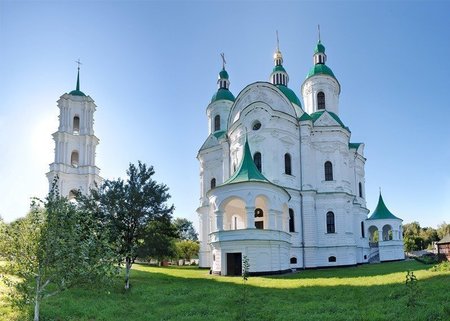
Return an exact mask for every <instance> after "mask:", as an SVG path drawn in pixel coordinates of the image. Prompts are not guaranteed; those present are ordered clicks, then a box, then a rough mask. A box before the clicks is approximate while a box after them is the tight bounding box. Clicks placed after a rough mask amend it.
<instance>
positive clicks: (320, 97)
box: [317, 91, 326, 110]
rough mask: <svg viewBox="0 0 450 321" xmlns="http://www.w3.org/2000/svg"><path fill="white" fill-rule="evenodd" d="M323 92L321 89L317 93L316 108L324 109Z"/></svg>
mask: <svg viewBox="0 0 450 321" xmlns="http://www.w3.org/2000/svg"><path fill="white" fill-rule="evenodd" d="M325 107H326V103H325V93H324V92H323V91H319V92H318V93H317V110H325V109H326V108H325Z"/></svg>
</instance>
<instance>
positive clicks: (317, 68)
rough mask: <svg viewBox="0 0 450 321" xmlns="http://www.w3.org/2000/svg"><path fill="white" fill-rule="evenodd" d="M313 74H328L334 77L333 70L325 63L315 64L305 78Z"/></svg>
mask: <svg viewBox="0 0 450 321" xmlns="http://www.w3.org/2000/svg"><path fill="white" fill-rule="evenodd" d="M315 75H328V76H331V77H333V78H335V79H336V76H335V75H334V73H333V71H332V70H331V69H330V68H329V67H328V66H327V65H325V64H316V65H314V66H313V67H312V68H311V69H310V70H309V72H308V75H307V76H306V79H308V78H310V77H312V76H315Z"/></svg>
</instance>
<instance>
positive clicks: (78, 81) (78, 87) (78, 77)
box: [75, 58, 82, 91]
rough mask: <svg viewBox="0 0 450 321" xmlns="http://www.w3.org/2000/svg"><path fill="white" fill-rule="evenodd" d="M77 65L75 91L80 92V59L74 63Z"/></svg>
mask: <svg viewBox="0 0 450 321" xmlns="http://www.w3.org/2000/svg"><path fill="white" fill-rule="evenodd" d="M75 62H76V63H77V64H78V74H77V88H76V90H78V91H79V90H80V65H82V63H81V61H80V58H78V60H76V61H75Z"/></svg>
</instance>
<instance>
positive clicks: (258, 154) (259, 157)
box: [253, 152, 262, 172]
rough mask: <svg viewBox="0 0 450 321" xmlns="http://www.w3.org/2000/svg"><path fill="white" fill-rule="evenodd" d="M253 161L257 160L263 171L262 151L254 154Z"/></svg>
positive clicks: (257, 165)
mask: <svg viewBox="0 0 450 321" xmlns="http://www.w3.org/2000/svg"><path fill="white" fill-rule="evenodd" d="M253 161H254V162H255V165H256V168H257V169H258V170H259V171H260V172H261V170H262V160H261V153H260V152H256V153H255V155H253Z"/></svg>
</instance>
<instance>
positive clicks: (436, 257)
mask: <svg viewBox="0 0 450 321" xmlns="http://www.w3.org/2000/svg"><path fill="white" fill-rule="evenodd" d="M414 259H415V260H416V261H419V262H421V263H423V264H437V263H440V262H443V261H444V260H445V256H444V255H442V254H433V253H428V254H424V255H422V256H419V257H414Z"/></svg>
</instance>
